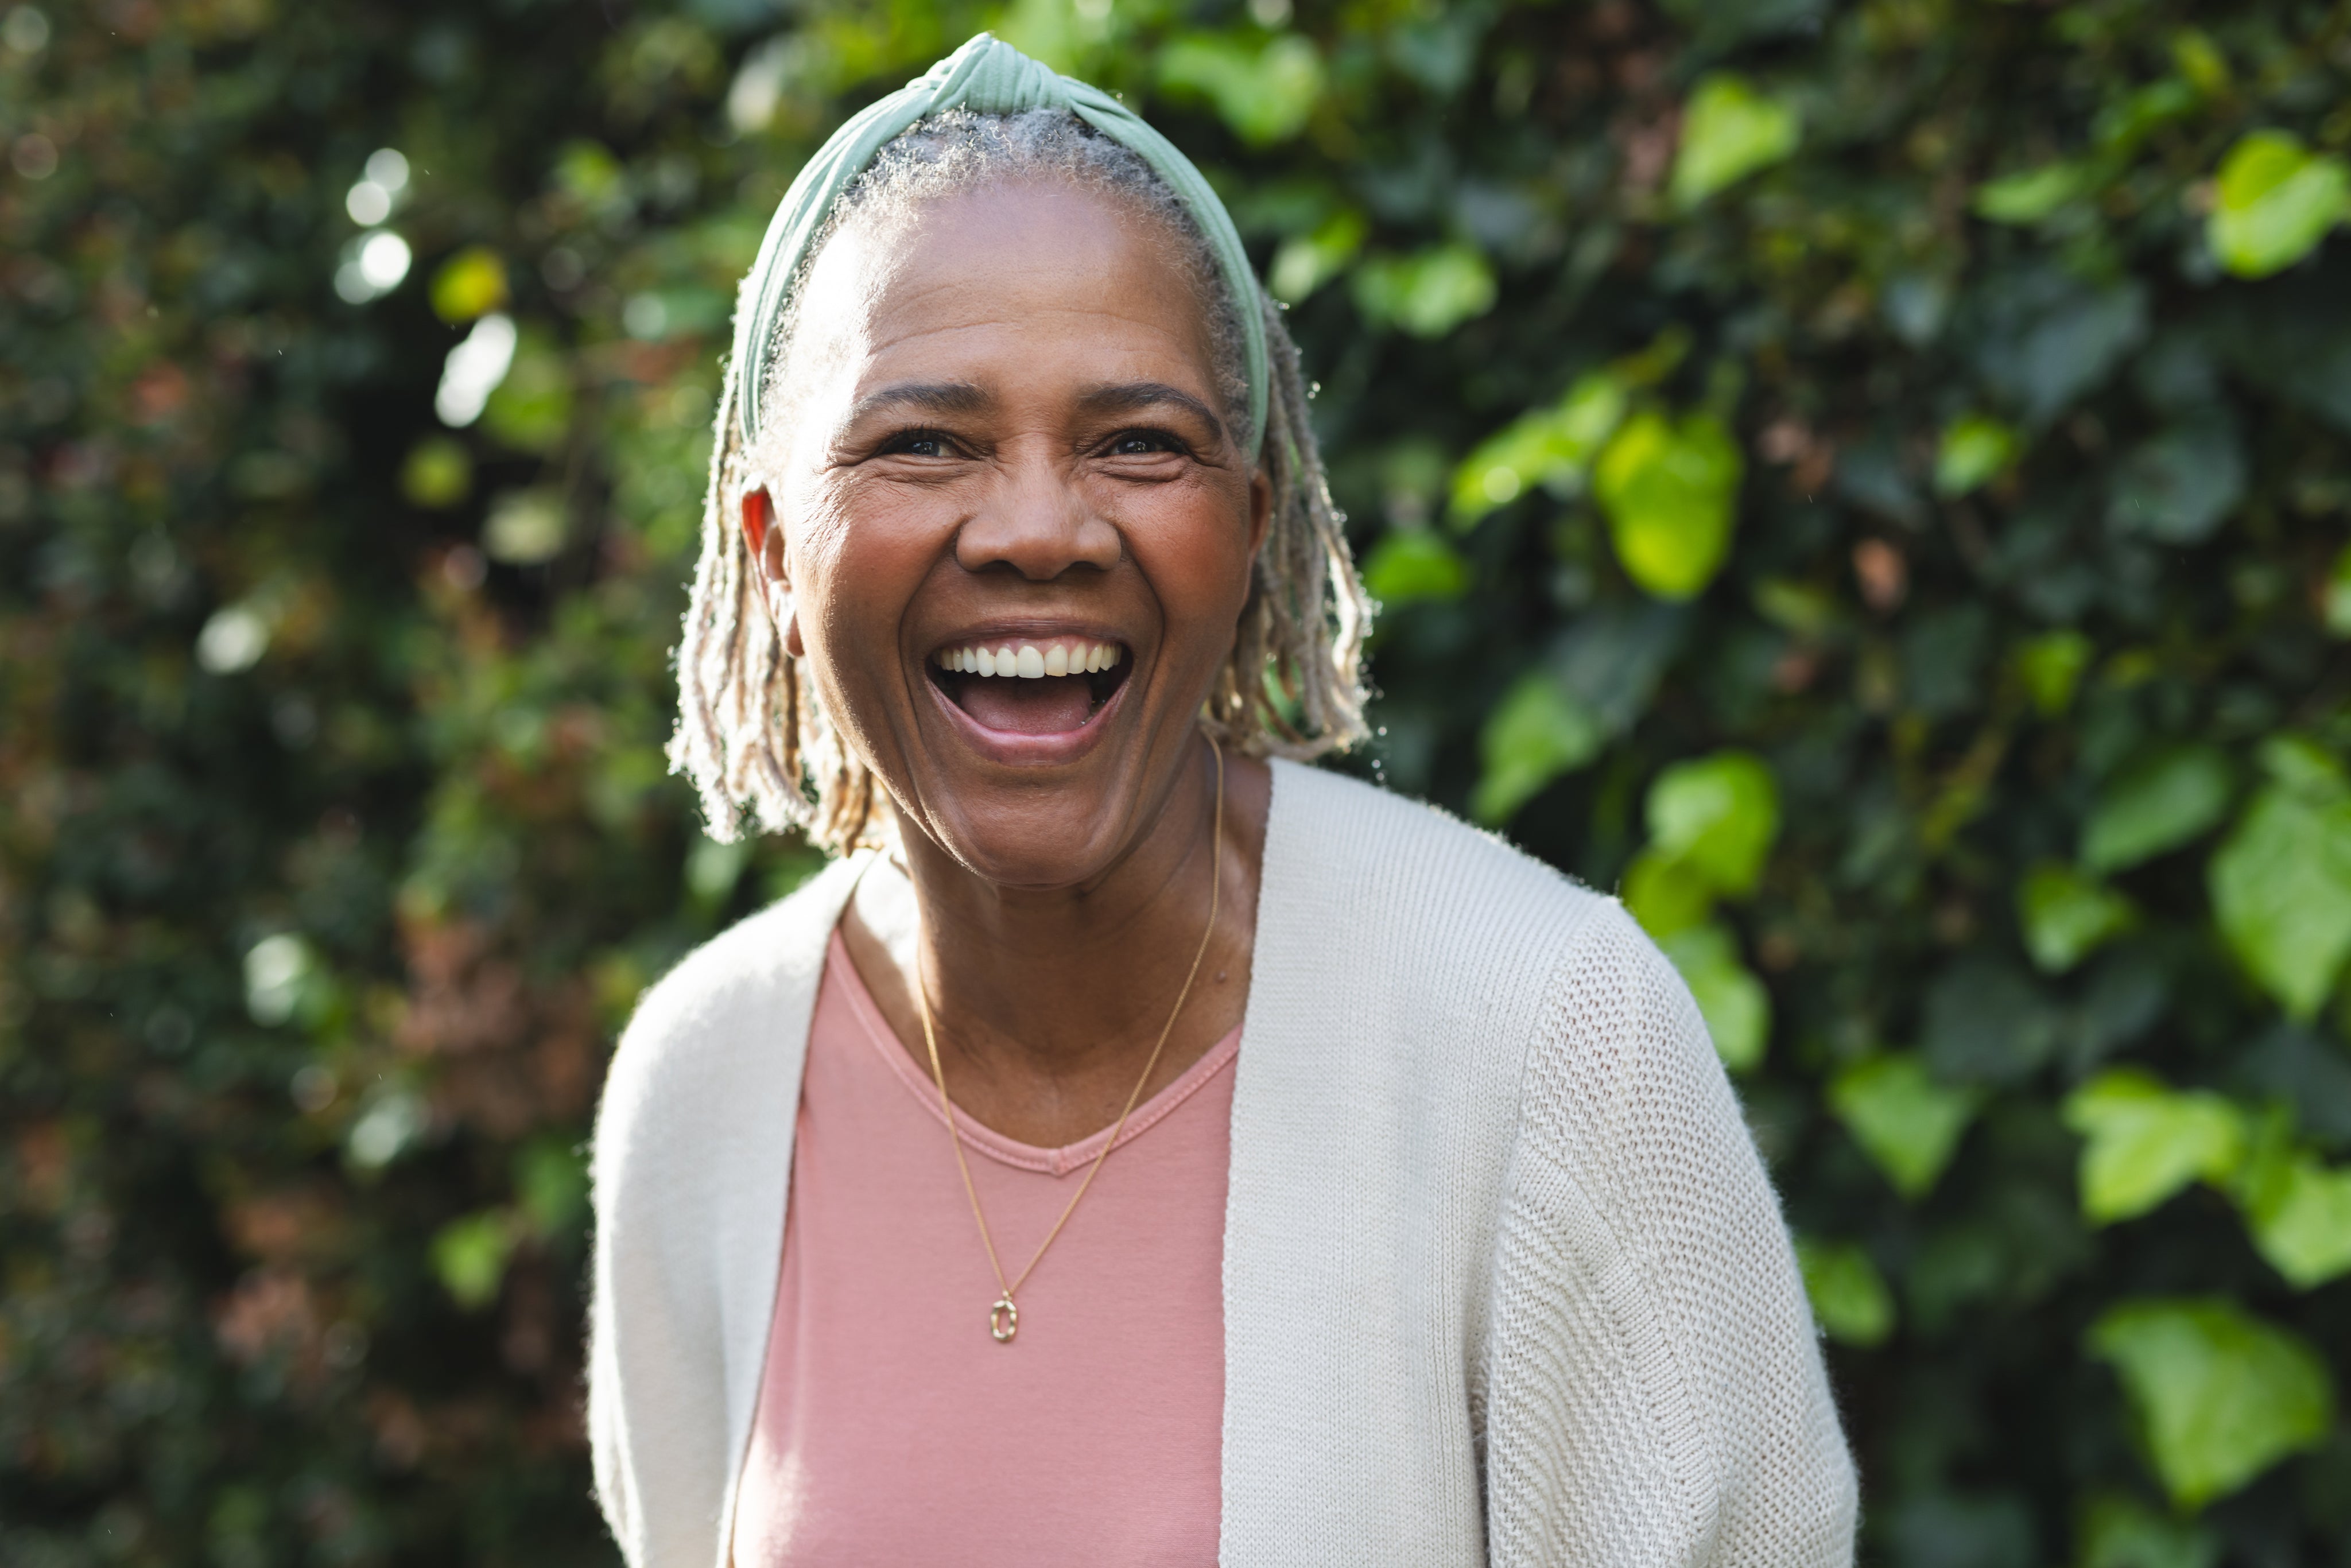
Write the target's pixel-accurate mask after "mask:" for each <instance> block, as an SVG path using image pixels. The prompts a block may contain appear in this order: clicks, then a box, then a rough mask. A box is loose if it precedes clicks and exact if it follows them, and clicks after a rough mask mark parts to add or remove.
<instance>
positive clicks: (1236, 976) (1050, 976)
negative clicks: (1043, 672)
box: [841, 744, 1272, 1148]
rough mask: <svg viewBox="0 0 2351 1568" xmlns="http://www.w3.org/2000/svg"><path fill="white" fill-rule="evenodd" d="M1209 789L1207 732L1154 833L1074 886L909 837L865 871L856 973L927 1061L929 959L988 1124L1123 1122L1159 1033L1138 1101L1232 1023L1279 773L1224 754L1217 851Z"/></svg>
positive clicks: (1011, 1128)
mask: <svg viewBox="0 0 2351 1568" xmlns="http://www.w3.org/2000/svg"><path fill="white" fill-rule="evenodd" d="M1216 789H1217V782H1216V765H1215V761H1214V759H1213V757H1212V755H1211V753H1210V752H1209V749H1208V747H1207V746H1206V745H1205V744H1204V745H1202V746H1201V747H1199V750H1198V763H1197V765H1196V766H1195V765H1193V764H1190V763H1187V765H1186V770H1185V773H1184V775H1183V776H1182V777H1181V778H1179V779H1178V780H1177V781H1176V784H1175V788H1174V789H1173V790H1172V791H1171V792H1170V795H1169V798H1168V801H1167V805H1166V807H1165V810H1162V811H1160V812H1159V813H1158V814H1157V815H1156V817H1155V819H1154V820H1153V821H1152V823H1151V825H1150V827H1149V828H1148V829H1147V830H1146V831H1145V832H1144V834H1143V835H1142V836H1141V837H1140V838H1139V839H1138V840H1137V841H1136V842H1135V843H1134V844H1133V845H1132V846H1131V847H1130V848H1129V850H1128V851H1127V852H1125V853H1124V854H1123V855H1121V856H1120V857H1119V859H1118V860H1117V862H1115V863H1113V865H1112V866H1111V867H1110V868H1109V869H1108V870H1106V871H1105V872H1104V873H1102V875H1101V876H1100V877H1099V878H1098V879H1096V880H1094V881H1093V882H1092V883H1087V884H1085V885H1082V886H1079V887H1070V888H1051V889H1034V888H1008V887H1003V886H999V885H998V884H995V883H989V882H987V881H985V880H983V879H982V878H979V877H977V876H975V875H974V874H972V873H970V872H969V871H967V869H965V868H964V867H963V866H962V865H961V864H959V863H958V862H956V861H955V860H954V859H953V858H952V857H951V856H949V855H947V854H946V852H944V851H942V850H941V849H939V848H938V846H936V845H935V844H933V843H931V842H929V841H925V840H922V839H920V838H919V837H914V836H912V835H910V838H909V841H908V842H907V843H906V845H905V846H904V862H903V864H902V863H901V862H897V861H895V860H893V861H892V862H885V863H882V864H877V865H875V866H874V867H873V868H872V871H870V872H869V873H867V874H866V876H865V879H864V881H863V883H862V884H861V885H860V886H859V888H858V892H857V896H856V897H855V899H853V900H852V903H851V905H850V908H849V911H848V913H847V914H846V915H843V917H842V921H841V932H842V936H843V937H844V939H845V940H846V941H847V943H848V946H849V951H850V956H851V957H852V959H853V960H854V961H855V963H856V965H857V970H858V974H859V975H860V977H862V978H863V980H864V981H865V984H866V987H867V988H868V989H869V990H871V991H872V994H873V998H874V1000H875V1001H876V1003H878V1004H879V1005H880V1007H881V1009H882V1012H883V1016H884V1017H885V1018H886V1019H888V1020H889V1022H890V1025H891V1027H892V1029H893V1030H894V1031H895V1032H896V1034H897V1037H898V1040H899V1042H900V1044H901V1045H903V1046H904V1047H905V1048H906V1049H907V1051H909V1053H910V1054H912V1055H913V1056H914V1059H915V1061H917V1063H918V1064H920V1065H921V1066H922V1067H923V1068H924V1071H925V1073H927V1072H928V1071H929V1062H928V1060H927V1052H926V1051H925V1048H924V1044H923V1024H922V1014H921V1011H920V1004H919V1002H918V1001H917V998H916V994H915V991H914V986H913V984H912V979H911V967H912V966H913V964H914V962H915V961H916V957H917V955H918V954H919V955H920V960H921V962H922V965H923V968H922V976H923V980H924V984H925V988H927V990H928V994H929V1000H930V1007H931V1016H932V1019H933V1023H934V1027H935V1030H936V1032H937V1036H938V1043H939V1055H940V1061H941V1062H942V1064H943V1065H944V1066H945V1068H946V1079H947V1090H948V1092H949V1093H950V1094H951V1095H952V1096H953V1098H954V1100H955V1102H956V1104H957V1105H959V1106H961V1107H962V1108H963V1110H964V1111H965V1112H966V1113H967V1114H969V1115H971V1116H972V1117H974V1118H975V1119H976V1120H977V1121H978V1122H979V1123H980V1124H982V1125H983V1126H986V1127H988V1128H990V1129H992V1130H994V1131H996V1132H998V1133H1000V1134H1004V1135H1005V1136H1007V1137H1009V1138H1014V1139H1018V1140H1019V1141H1020V1142H1022V1143H1027V1144H1032V1145H1040V1146H1042V1147H1048V1148H1052V1147H1059V1146H1061V1145H1066V1144H1071V1143H1076V1142H1078V1141H1079V1140H1081V1139H1082V1138H1084V1137H1086V1136H1088V1135H1089V1134H1092V1133H1095V1132H1098V1131H1100V1130H1101V1129H1102V1128H1104V1127H1107V1126H1108V1125H1110V1124H1112V1123H1113V1122H1114V1121H1116V1120H1117V1119H1118V1114H1119V1110H1120V1107H1121V1106H1122V1105H1123V1104H1124V1103H1126V1099H1127V1096H1128V1095H1129V1094H1130V1093H1131V1092H1134V1087H1135V1080H1136V1077H1137V1075H1138V1074H1140V1073H1141V1072H1142V1071H1143V1069H1144V1063H1145V1062H1146V1061H1148V1060H1149V1059H1150V1056H1151V1053H1152V1050H1153V1047H1154V1046H1155V1044H1156V1043H1157V1042H1158V1040H1159V1038H1160V1033H1161V1030H1163V1029H1166V1030H1167V1039H1166V1045H1165V1049H1164V1050H1162V1051H1160V1054H1159V1060H1158V1061H1157V1062H1156V1063H1155V1065H1154V1066H1153V1068H1152V1071H1151V1078H1150V1082H1147V1083H1145V1084H1144V1086H1143V1095H1144V1098H1147V1097H1149V1096H1150V1095H1151V1094H1153V1093H1155V1092H1157V1091H1158V1090H1159V1089H1160V1088H1161V1087H1163V1086H1164V1085H1165V1084H1167V1083H1169V1082H1173V1081H1174V1080H1175V1078H1177V1077H1179V1076H1181V1075H1182V1073H1183V1072H1184V1071H1185V1070H1186V1068H1188V1067H1189V1066H1191V1065H1192V1063H1193V1062H1195V1061H1197V1060H1199V1058H1200V1057H1201V1056H1202V1055H1203V1054H1205V1053H1206V1052H1207V1051H1208V1049H1209V1048H1210V1047H1212V1046H1213V1045H1215V1044H1216V1042H1217V1040H1221V1039H1223V1038H1224V1036H1225V1035H1227V1034H1228V1033H1229V1032H1231V1030H1233V1029H1234V1028H1235V1027H1236V1026H1238V1024H1239V1022H1240V1020H1241V1013H1242V1010H1243V1009H1244V1007H1245V1006H1246V1004H1247V1000H1248V997H1249V958H1250V951H1251V947H1252V946H1253V942H1254V937H1255V934H1256V929H1257V891H1258V876H1259V868H1260V865H1261V863H1262V861H1263V853H1264V846H1265V824H1266V816H1267V812H1268V810H1269V808H1270V804H1271V801H1272V776H1271V773H1270V770H1269V769H1268V768H1267V767H1266V765H1265V764H1264V763H1263V762H1260V761H1257V760H1255V759H1252V758H1238V757H1228V758H1226V760H1225V784H1224V789H1225V807H1224V833H1223V839H1222V842H1221V843H1220V844H1218V845H1217V846H1216V849H1217V852H1216V853H1215V854H1214V855H1213V856H1212V855H1211V853H1210V849H1211V844H1210V841H1211V838H1212V836H1213V835H1212V827H1211V824H1212V822H1213V821H1214V818H1215V814H1216ZM1212 871H1213V873H1214V874H1215V875H1216V876H1217V877H1220V878H1221V880H1222V888H1221V895H1220V896H1219V897H1218V898H1217V900H1216V903H1217V922H1216V929H1215V930H1214V931H1213V932H1211V933H1209V936H1208V942H1207V952H1206V954H1205V956H1203V957H1202V958H1201V961H1200V967H1199V974H1198V977H1197V978H1196V980H1195V981H1194V982H1193V985H1192V988H1191V992H1190V995H1189V996H1188V998H1186V1000H1185V1002H1184V1006H1183V1008H1182V1010H1181V1011H1180V1012H1179V1013H1177V1014H1176V1016H1175V1019H1174V1023H1173V1027H1172V1028H1169V1027H1168V1025H1169V1013H1170V1012H1171V1010H1173V1009H1175V1004H1176V998H1177V996H1178V995H1179V993H1181V992H1182V991H1183V988H1184V980H1185V976H1186V972H1187V971H1188V970H1189V969H1190V968H1191V967H1192V962H1193V956H1194V955H1195V954H1196V953H1198V952H1200V950H1201V935H1202V932H1203V930H1204V928H1205V927H1206V925H1207V920H1208V915H1209V907H1210V902H1211V900H1210V894H1211V886H1210V880H1211V873H1212ZM1138 1103H1139V1102H1138Z"/></svg>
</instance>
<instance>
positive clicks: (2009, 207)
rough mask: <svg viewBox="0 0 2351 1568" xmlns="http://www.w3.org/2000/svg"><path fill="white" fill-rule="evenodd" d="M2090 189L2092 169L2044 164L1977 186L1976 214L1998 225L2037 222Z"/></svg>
mask: <svg viewBox="0 0 2351 1568" xmlns="http://www.w3.org/2000/svg"><path fill="white" fill-rule="evenodd" d="M2089 191H2090V174H2089V171H2088V170H2086V169H2085V168H2083V167H2082V166H2081V165H2080V164H2078V163H2065V162H2059V163H2044V164H2043V165H2042V166H2041V167H2040V168H2038V169H2021V170H2019V171H2018V172H2015V173H2013V174H2003V175H2001V177H2000V178H1999V179H1997V180H1987V181H1985V182H1984V183H1982V184H1980V185H1979V186H1977V187H1976V199H1975V202H1974V207H1975V214H1976V216H1978V217H1980V218H1982V219H1984V220H1986V221H1987V222H1990V223H1995V224H2016V225H2028V224H2037V223H2039V222H2040V221H2041V220H2042V219H2043V218H2045V217H2047V216H2049V215H2050V214H2052V213H2054V212H2055V211H2056V210H2057V209H2058V208H2060V207H2063V206H2064V205H2066V204H2068V203H2071V202H2074V201H2078V200H2080V199H2081V198H2082V197H2083V196H2085V195H2087V194H2088V193H2089Z"/></svg>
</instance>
